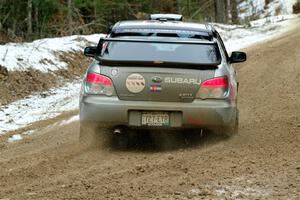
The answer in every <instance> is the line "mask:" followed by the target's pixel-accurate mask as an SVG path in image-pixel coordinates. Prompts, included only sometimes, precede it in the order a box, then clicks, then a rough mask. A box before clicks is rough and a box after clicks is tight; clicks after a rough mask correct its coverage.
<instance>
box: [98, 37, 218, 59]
mask: <svg viewBox="0 0 300 200" xmlns="http://www.w3.org/2000/svg"><path fill="white" fill-rule="evenodd" d="M104 42H135V43H160V44H192V45H217V42H214V41H206V40H203V41H187V40H185V41H184V40H178V41H166V40H148V39H147V40H143V39H120V38H101V39H100V41H99V43H98V46H97V49H98V52H97V53H100V52H102V47H103V44H104ZM98 55H100V54H98Z"/></svg>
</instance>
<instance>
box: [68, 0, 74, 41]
mask: <svg viewBox="0 0 300 200" xmlns="http://www.w3.org/2000/svg"><path fill="white" fill-rule="evenodd" d="M72 13H73V12H72V0H68V28H69V34H70V35H72V34H73V17H72Z"/></svg>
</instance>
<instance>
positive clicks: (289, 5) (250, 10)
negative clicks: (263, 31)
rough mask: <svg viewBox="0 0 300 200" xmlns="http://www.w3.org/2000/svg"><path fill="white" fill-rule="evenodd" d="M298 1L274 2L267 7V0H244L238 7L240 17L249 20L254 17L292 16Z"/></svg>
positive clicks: (274, 0)
mask: <svg viewBox="0 0 300 200" xmlns="http://www.w3.org/2000/svg"><path fill="white" fill-rule="evenodd" d="M296 2H297V0H273V1H271V2H270V3H269V4H268V5H266V1H265V0H244V1H242V2H241V3H240V4H239V5H238V9H239V11H240V13H239V17H240V18H241V19H247V18H249V17H251V16H253V15H256V16H260V17H261V18H263V17H269V16H276V15H278V14H281V15H290V14H292V13H293V5H294V4H295V3H296Z"/></svg>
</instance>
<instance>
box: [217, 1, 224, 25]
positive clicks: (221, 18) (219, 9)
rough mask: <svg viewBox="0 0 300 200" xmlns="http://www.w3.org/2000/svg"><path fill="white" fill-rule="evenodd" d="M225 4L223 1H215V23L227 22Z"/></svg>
mask: <svg viewBox="0 0 300 200" xmlns="http://www.w3.org/2000/svg"><path fill="white" fill-rule="evenodd" d="M226 4H227V2H226V1H225V0H215V16H216V21H217V22H219V23H226V22H227V21H226V19H227V17H226V16H227V12H226Z"/></svg>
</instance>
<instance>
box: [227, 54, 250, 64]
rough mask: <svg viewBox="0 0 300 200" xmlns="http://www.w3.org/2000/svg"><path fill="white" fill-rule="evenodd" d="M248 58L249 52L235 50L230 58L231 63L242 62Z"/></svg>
mask: <svg viewBox="0 0 300 200" xmlns="http://www.w3.org/2000/svg"><path fill="white" fill-rule="evenodd" d="M246 60H247V54H246V53H244V52H240V51H234V52H232V54H231V57H230V58H229V61H230V63H240V62H245V61H246Z"/></svg>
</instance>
